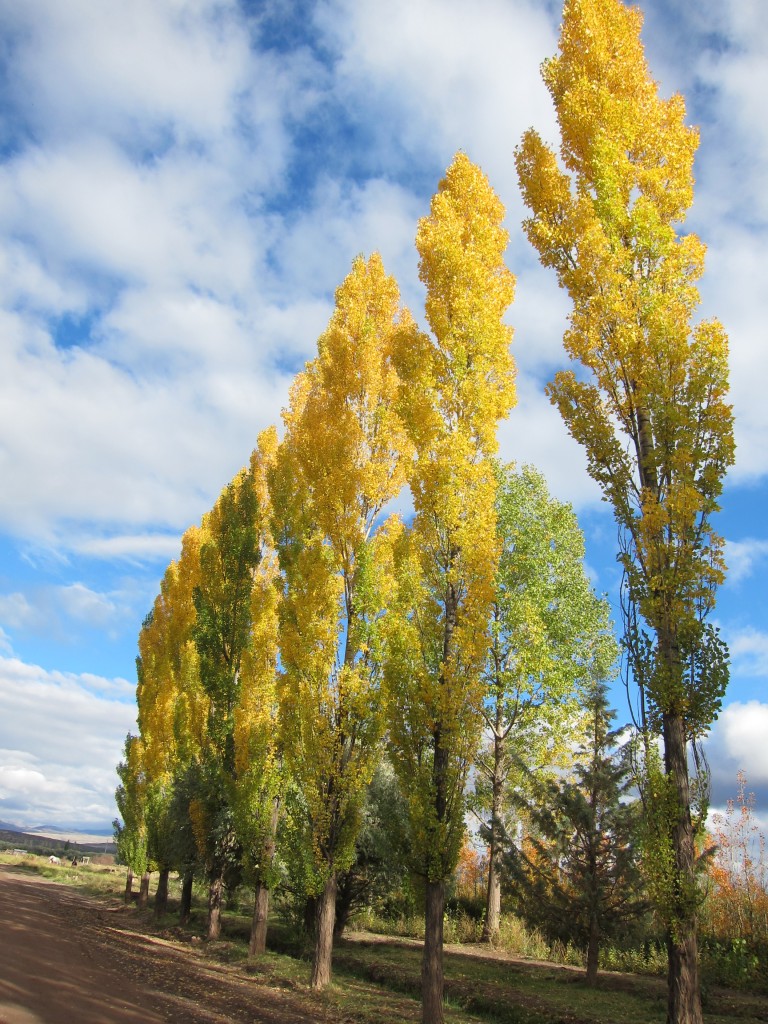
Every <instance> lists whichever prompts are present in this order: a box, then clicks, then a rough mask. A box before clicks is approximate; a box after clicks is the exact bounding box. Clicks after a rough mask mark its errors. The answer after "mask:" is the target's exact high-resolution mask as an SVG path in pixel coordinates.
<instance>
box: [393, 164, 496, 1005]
mask: <svg viewBox="0 0 768 1024" xmlns="http://www.w3.org/2000/svg"><path fill="white" fill-rule="evenodd" d="M503 217H504V208H503V206H502V204H501V202H500V201H499V199H498V197H497V196H496V194H495V193H494V192H493V190H492V188H491V186H490V184H489V182H488V180H487V178H486V177H485V175H484V174H483V173H482V171H481V170H480V169H479V168H478V167H477V166H476V165H474V164H473V163H472V162H471V161H470V160H469V159H468V158H467V157H466V156H465V155H464V154H463V153H459V154H458V155H457V156H456V157H455V158H454V160H453V162H452V164H451V166H450V167H449V168H448V170H447V172H446V175H445V178H444V179H443V180H442V181H441V183H440V186H439V189H438V192H437V194H436V195H435V196H434V197H433V199H432V203H431V208H430V214H429V216H428V217H425V218H423V219H422V220H421V221H420V223H419V227H418V233H417V238H416V247H417V249H418V252H419V256H420V263H419V276H420V278H421V280H422V282H423V283H424V284H425V286H426V289H427V297H426V315H427V320H428V323H429V326H430V327H431V330H432V334H431V336H429V335H427V334H425V333H423V332H421V331H418V330H416V329H415V328H412V329H410V330H403V331H401V333H400V335H399V338H398V345H397V349H396V363H397V367H398V370H399V372H400V375H401V377H402V389H401V396H402V400H401V409H402V414H403V417H404V419H405V421H406V423H407V426H408V430H409V433H410V436H411V439H412V441H413V444H414V449H415V457H414V461H413V464H412V466H411V470H410V476H409V483H410V487H411V491H412V494H413V502H414V508H415V517H414V521H413V527H412V529H410V530H405V529H404V528H403V527H402V526H401V527H398V528H396V527H393V528H392V530H391V531H390V543H391V550H392V558H393V573H394V583H393V589H392V592H391V594H390V596H389V598H388V606H389V608H390V612H391V613H390V615H388V616H387V627H386V630H387V645H386V646H387V655H386V671H385V678H386V690H387V711H388V715H387V724H388V735H389V741H390V748H391V754H392V760H393V764H394V767H395V770H396V771H397V773H398V776H399V779H400V783H401V786H402V788H403V792H404V795H405V797H406V801H407V804H408V812H409V813H408V816H409V825H410V839H411V848H412V857H413V867H414V870H415V871H416V872H417V873H418V874H419V875H420V876H421V878H422V880H423V883H424V889H425V901H426V902H425V940H424V959H423V964H422V1013H423V1020H424V1021H425V1022H427V1024H434V1022H441V1021H442V1020H443V913H444V905H445V884H446V880H447V879H448V878H449V877H450V876H451V873H452V871H453V869H454V867H455V865H456V861H457V857H458V854H459V850H460V847H461V840H462V836H463V833H464V810H465V798H464V789H465V783H466V779H467V773H468V770H469V767H470V765H471V763H472V761H473V759H474V756H475V753H476V749H477V744H478V739H479V736H480V734H481V731H482V717H481V707H482V699H483V693H484V689H483V682H482V672H481V669H482V665H483V661H484V656H485V644H486V632H485V627H486V624H487V621H488V612H489V609H490V606H491V602H492V600H493V586H494V577H495V573H496V567H497V562H498V541H497V538H496V513H495V505H494V498H495V479H494V473H493V465H492V461H491V459H492V456H493V454H494V452H495V450H496V428H497V424H498V421H499V420H500V419H501V418H503V417H505V416H506V415H507V414H508V413H509V410H510V408H511V407H512V405H513V403H514V370H513V363H512V359H511V356H510V353H509V345H510V341H511V338H512V330H511V328H510V327H508V326H507V325H506V324H505V323H504V322H503V317H504V314H505V313H506V311H507V308H508V306H509V305H510V303H511V302H512V298H513V294H514V278H513V276H512V274H511V273H510V272H509V270H508V269H507V268H506V266H505V264H504V250H505V248H506V245H507V233H506V231H505V230H504V228H503V227H502V220H503Z"/></svg>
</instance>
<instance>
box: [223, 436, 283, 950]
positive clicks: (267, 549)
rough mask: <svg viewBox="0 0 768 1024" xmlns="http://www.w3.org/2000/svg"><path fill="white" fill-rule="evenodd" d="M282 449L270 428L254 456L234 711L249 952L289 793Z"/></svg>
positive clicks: (263, 911)
mask: <svg viewBox="0 0 768 1024" xmlns="http://www.w3.org/2000/svg"><path fill="white" fill-rule="evenodd" d="M276 451H277V432H276V431H275V429H274V428H273V427H272V428H270V429H269V430H265V431H264V432H263V433H262V434H261V435H260V436H259V439H258V444H257V447H256V449H255V451H254V452H253V454H252V456H251V465H250V475H251V478H252V479H253V486H254V488H255V492H256V500H257V506H258V524H259V530H258V540H259V546H260V558H259V560H258V564H257V565H256V567H255V569H254V570H253V590H252V592H251V615H250V642H249V643H248V645H247V646H246V649H245V650H244V652H243V657H242V662H241V684H240V690H239V694H238V699H237V703H236V705H235V709H234V743H235V824H236V828H237V832H238V835H239V838H240V842H241V844H242V847H243V861H244V868H245V872H246V876H247V877H248V878H249V880H250V881H251V882H252V883H253V886H254V895H255V898H254V907H253V920H252V923H251V938H250V943H249V952H250V954H251V955H252V956H253V955H257V954H260V953H263V952H264V951H265V949H266V940H267V919H268V915H269V893H270V889H271V887H272V881H273V869H272V861H273V858H274V852H275V834H276V831H277V823H278V813H279V808H280V799H281V792H282V757H281V751H280V746H279V742H278V738H279V729H278V705H277V661H278V608H279V601H280V589H279V583H280V579H279V566H278V561H277V550H276V548H275V544H274V540H273V538H272V534H271V533H270V530H269V520H270V516H271V506H270V499H269V490H268V485H267V473H268V470H269V467H270V466H271V465H273V463H274V460H275V456H276Z"/></svg>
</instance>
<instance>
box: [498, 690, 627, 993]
mask: <svg viewBox="0 0 768 1024" xmlns="http://www.w3.org/2000/svg"><path fill="white" fill-rule="evenodd" d="M614 717H615V715H614V712H613V711H612V710H611V709H610V707H609V705H608V696H607V687H606V685H605V683H603V682H600V681H599V680H598V681H595V682H594V683H593V684H592V686H591V691H590V692H589V693H588V695H587V697H586V721H585V726H586V729H585V732H586V736H585V740H584V742H583V744H582V745H581V747H580V748H579V749H578V750H577V753H576V764H575V768H574V778H573V779H572V780H568V779H565V778H563V779H560V780H557V779H549V780H546V781H544V782H543V783H538V784H537V783H536V782H535V781H534V782H533V793H534V797H533V801H524V802H523V806H524V809H525V816H526V820H527V823H528V828H529V835H528V837H527V839H526V841H525V842H523V843H521V844H520V845H519V846H516V845H513V846H511V847H510V849H509V854H508V856H507V858H506V864H507V867H508V869H509V872H510V875H511V878H512V881H513V883H515V887H516V889H517V898H518V906H519V908H520V911H521V913H522V915H523V917H524V918H525V920H526V921H527V922H528V924H530V925H531V926H533V927H535V928H540V929H541V930H542V931H543V932H544V934H545V935H546V936H547V937H548V938H549V939H550V941H555V940H560V941H563V942H572V943H574V944H575V945H576V946H577V948H580V949H582V950H583V951H584V952H585V954H586V967H587V970H586V974H587V984H589V985H594V984H595V983H596V981H597V972H598V966H599V957H600V946H601V944H602V943H603V942H604V941H606V940H609V939H617V938H619V937H620V936H622V935H626V934H628V933H631V931H632V927H633V925H635V924H637V922H638V920H639V919H640V918H641V917H643V915H644V914H645V912H646V910H647V903H646V901H645V899H644V891H643V882H642V876H641V873H640V867H639V854H638V847H637V843H636V836H637V812H638V804H637V801H634V802H633V801H632V800H631V799H630V793H629V791H630V789H631V788H632V781H631V778H630V777H629V775H630V769H629V765H628V763H627V761H626V759H622V758H621V756H620V751H618V749H617V745H618V744H619V742H620V733H621V730H615V729H612V728H611V723H612V720H613V718H614Z"/></svg>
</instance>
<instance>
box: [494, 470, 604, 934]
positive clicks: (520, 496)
mask: <svg viewBox="0 0 768 1024" xmlns="http://www.w3.org/2000/svg"><path fill="white" fill-rule="evenodd" d="M497 481H498V484H497V496H496V513H497V524H498V525H497V530H498V536H499V540H500V542H501V555H500V559H499V567H498V571H497V575H496V586H495V591H494V598H493V603H492V605H491V615H490V623H489V631H488V652H487V656H486V663H485V670H484V674H485V682H486V687H487V694H486V698H485V700H484V704H483V716H484V718H485V723H486V730H487V733H488V735H489V740H490V742H489V744H488V746H487V747H486V748H485V749H483V750H482V751H481V753H480V755H479V756H478V760H477V767H478V774H479V787H478V788H479V790H480V796H481V807H482V805H483V803H485V807H486V808H487V812H486V813H487V817H486V819H485V824H486V828H485V829H484V833H485V835H486V837H487V840H488V847H489V849H488V854H489V855H488V889H487V898H486V914H485V923H484V927H483V939H484V940H485V941H489V940H491V939H492V938H493V936H494V935H495V934H496V933H497V932H498V928H499V915H500V907H501V859H502V852H503V844H502V837H503V834H504V823H503V807H504V804H505V789H506V787H507V786H508V784H509V783H511V782H512V781H513V780H520V779H521V778H522V777H523V775H524V774H525V772H528V773H531V772H536V771H537V770H538V768H540V767H542V766H544V765H547V766H548V765H552V766H554V764H555V763H556V762H557V761H558V760H559V759H562V757H563V756H564V755H565V753H566V748H567V746H568V743H569V738H570V739H573V737H574V729H575V726H576V722H577V720H578V713H577V712H578V707H579V704H580V703H581V702H582V701H583V697H584V693H585V687H586V686H587V685H588V684H591V679H592V677H593V674H594V673H596V672H597V673H598V674H599V675H602V676H605V675H607V674H608V673H609V672H610V670H611V668H612V667H613V666H614V665H615V663H616V661H617V660H618V653H619V652H618V645H617V644H616V641H615V639H614V636H613V632H612V629H611V623H610V618H609V612H608V607H607V603H606V602H605V600H600V599H599V598H598V597H597V596H596V595H595V593H594V591H593V590H592V586H591V584H590V582H589V579H588V578H587V574H586V570H585V567H584V536H583V534H582V532H581V530H580V528H579V524H578V521H577V519H576V516H575V514H574V512H573V509H572V508H571V506H570V505H566V504H564V503H563V502H560V501H557V499H555V498H553V497H552V496H551V495H550V494H549V491H548V489H547V485H546V482H545V480H544V477H543V476H542V475H541V473H539V472H538V471H537V470H535V469H534V468H533V467H531V466H525V467H523V469H522V470H521V471H520V472H514V470H513V469H512V467H499V468H498V470H497ZM483 790H487V795H486V797H485V800H483V799H482V797H483V795H484V794H483Z"/></svg>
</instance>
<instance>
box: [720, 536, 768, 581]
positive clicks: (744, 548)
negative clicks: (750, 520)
mask: <svg viewBox="0 0 768 1024" xmlns="http://www.w3.org/2000/svg"><path fill="white" fill-rule="evenodd" d="M766 558H768V541H766V540H755V539H753V538H749V539H747V540H742V541H739V540H728V541H726V545H725V560H726V562H727V564H728V576H727V581H728V582H729V583H740V582H741V581H742V580H745V579H747V578H748V577H749V576H751V575H752V573H753V571H754V570H755V569H756V568H757V566H759V565H760V564H761V563H762V562H763V561H764V560H765V559H766Z"/></svg>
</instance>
